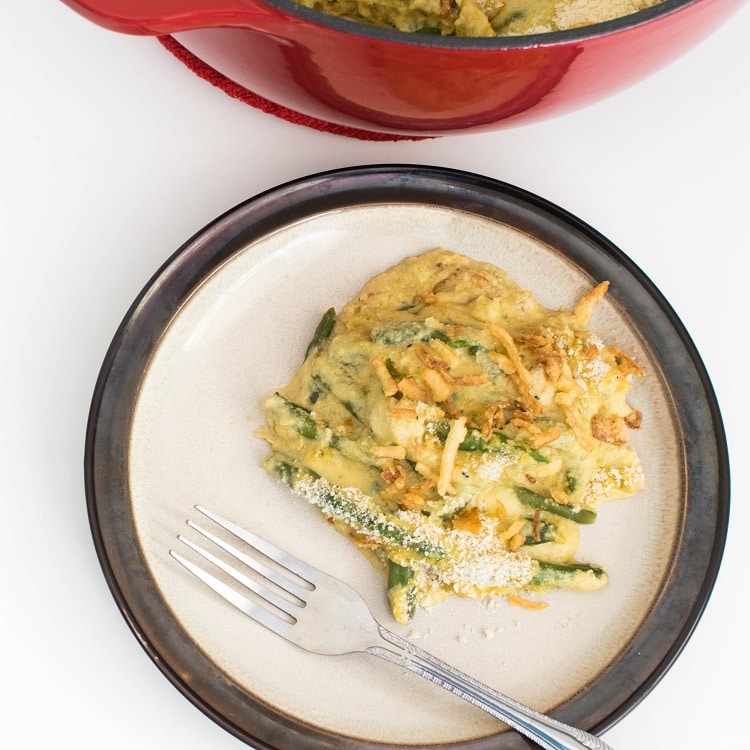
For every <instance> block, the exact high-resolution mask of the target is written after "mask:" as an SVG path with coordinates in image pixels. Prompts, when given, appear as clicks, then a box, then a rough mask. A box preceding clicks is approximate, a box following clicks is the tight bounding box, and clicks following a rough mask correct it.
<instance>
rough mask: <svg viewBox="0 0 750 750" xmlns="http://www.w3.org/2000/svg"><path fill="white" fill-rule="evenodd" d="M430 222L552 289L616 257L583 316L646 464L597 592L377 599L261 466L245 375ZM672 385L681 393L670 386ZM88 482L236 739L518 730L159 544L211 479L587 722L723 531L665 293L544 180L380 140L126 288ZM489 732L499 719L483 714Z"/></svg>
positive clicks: (640, 661)
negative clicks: (609, 360) (373, 153)
mask: <svg viewBox="0 0 750 750" xmlns="http://www.w3.org/2000/svg"><path fill="white" fill-rule="evenodd" d="M437 246H442V247H445V248H447V249H449V250H453V251H456V252H460V253H463V254H466V255H469V256H471V257H474V258H476V259H478V260H483V261H490V262H493V263H495V264H496V265H499V266H500V267H502V268H503V269H504V270H506V271H508V272H509V273H510V274H511V276H513V277H514V278H515V279H516V281H517V282H518V283H519V284H521V285H522V286H524V287H526V288H528V289H530V290H531V291H533V293H534V294H535V296H536V297H537V298H538V299H539V300H540V301H541V302H542V303H543V304H545V305H547V306H548V307H551V308H557V307H561V306H571V305H572V304H573V303H574V302H575V300H576V299H577V298H578V297H579V296H580V294H581V293H582V292H583V291H585V290H586V289H588V288H590V287H591V286H592V285H593V284H595V283H596V282H598V281H600V280H602V279H604V278H607V279H609V280H610V282H611V289H610V294H609V295H608V300H607V301H606V303H605V304H603V305H601V306H600V307H599V308H598V309H597V311H596V313H595V318H594V320H593V321H592V327H593V328H594V329H595V330H597V331H598V332H600V333H601V334H603V336H604V337H605V338H606V339H608V340H610V341H612V342H616V343H617V345H619V346H620V347H621V348H623V349H625V350H627V351H629V352H632V353H634V354H635V356H636V359H637V360H638V361H639V362H640V363H642V364H643V365H645V369H646V370H647V376H646V377H645V378H644V379H642V380H640V381H638V382H637V383H636V384H635V387H634V390H633V392H632V396H631V399H630V401H631V403H632V404H633V405H634V406H635V407H637V408H639V409H641V411H642V412H643V413H644V416H645V418H644V424H643V427H642V428H641V429H640V430H639V431H638V432H637V433H636V434H635V437H634V439H633V442H634V445H635V447H636V449H637V450H638V452H639V454H640V456H641V458H642V461H643V464H644V470H645V473H646V477H647V488H646V490H644V491H643V492H641V493H639V495H637V496H636V497H634V498H631V499H627V500H623V501H616V502H612V503H609V504H607V505H606V506H605V507H604V508H603V509H602V510H601V511H600V514H599V518H598V520H597V523H596V524H595V525H594V526H591V527H585V528H584V529H583V530H582V535H581V545H580V548H579V555H578V556H579V558H580V559H582V560H585V561H591V562H595V563H599V564H602V565H603V566H604V567H605V568H606V569H607V571H608V573H609V576H610V583H609V584H608V586H607V587H606V588H605V589H604V590H602V591H601V592H597V593H594V594H576V593H571V592H553V593H550V594H548V595H546V596H545V599H546V600H547V601H548V602H549V607H548V608H547V609H545V610H543V611H540V612H529V611H525V610H521V609H518V608H513V607H511V606H509V605H507V604H505V603H504V602H500V603H498V604H497V605H496V606H493V607H489V606H487V605H486V604H484V603H481V602H476V601H463V600H455V601H449V602H446V603H444V604H441V605H439V606H438V607H436V608H435V610H434V611H431V612H425V611H421V612H420V613H419V614H418V615H417V617H416V618H415V620H414V621H413V623H412V624H411V625H410V626H409V627H407V628H401V627H400V626H398V625H396V623H395V622H393V620H392V617H391V615H390V612H389V608H388V604H387V600H386V597H385V586H384V582H383V581H382V580H381V579H380V577H379V576H378V575H377V573H375V572H374V571H373V569H372V568H371V567H370V566H369V564H368V563H367V562H366V561H365V560H364V559H363V558H362V557H361V555H360V554H359V553H358V552H357V550H356V549H354V548H353V547H352V546H351V544H350V543H348V542H347V541H346V540H345V539H343V538H342V537H340V536H339V535H338V534H336V532H335V531H333V529H332V528H331V527H330V526H329V525H328V524H326V523H324V522H323V520H322V519H321V517H320V515H319V514H318V512H317V510H315V509H314V508H312V507H310V506H307V505H306V504H305V503H304V502H303V501H301V500H300V498H298V497H296V496H293V495H292V494H291V493H290V492H289V491H288V488H286V487H285V486H283V485H281V484H280V483H278V482H276V481H275V480H274V479H272V478H271V477H269V476H267V475H266V474H265V473H264V472H263V471H262V469H261V468H260V463H261V461H262V460H263V458H264V456H265V455H266V452H267V449H266V445H265V444H264V443H263V442H262V441H260V440H258V439H257V438H256V437H255V436H254V434H253V432H254V430H255V429H256V428H257V427H258V426H259V425H260V424H261V423H262V421H263V409H262V400H263V398H264V397H265V396H267V395H268V394H269V393H271V392H272V391H273V390H274V389H275V388H277V387H279V386H282V385H285V384H286V382H287V381H288V379H289V378H290V377H291V375H292V373H293V372H294V370H295V369H296V368H297V367H298V365H299V363H300V362H301V359H302V357H303V353H304V350H305V346H306V344H307V341H308V340H309V338H310V336H311V334H312V331H313V330H314V328H315V326H316V324H317V322H318V320H319V318H320V316H321V314H322V312H323V311H324V310H325V309H327V308H328V307H330V306H332V305H333V306H335V307H336V308H337V309H340V308H341V306H342V305H343V304H344V303H345V302H346V301H348V300H349V299H350V298H351V297H352V296H353V295H354V294H355V293H356V292H357V291H358V290H359V289H360V287H361V286H362V285H363V284H364V282H365V281H366V280H367V279H369V278H370V277H371V276H373V275H374V274H376V273H378V272H380V271H382V270H384V269H385V268H387V267H389V266H391V265H393V264H394V263H396V262H398V261H399V260H400V259H401V258H403V257H405V256H407V255H411V254H415V253H419V252H423V251H426V250H429V249H432V248H434V247H437ZM688 404H689V406H690V408H689V410H688V409H687V408H686V406H687V405H688ZM86 472H87V492H88V504H89V510H90V515H91V521H92V530H93V533H94V538H95V541H96V543H97V548H98V551H99V555H100V559H101V562H102V566H103V569H104V571H105V574H106V575H107V578H108V581H109V582H110V586H111V588H112V591H113V593H114V595H115V598H116V600H117V602H118V604H119V606H120V607H121V609H122V611H123V613H124V614H125V616H126V617H127V619H128V621H129V622H130V624H131V627H132V628H133V629H134V631H135V632H136V634H137V636H138V637H139V639H140V640H141V642H142V643H143V644H144V647H145V648H146V650H147V651H148V653H149V654H150V655H151V656H152V658H154V661H155V662H156V663H157V664H158V666H159V667H160V668H161V669H162V670H163V671H164V673H165V674H166V675H167V676H168V677H170V679H172V681H173V682H174V683H175V684H176V685H177V687H178V688H179V689H180V690H182V691H183V693H185V695H187V696H188V697H189V698H190V699H191V700H192V701H193V702H195V704H196V705H197V706H199V707H200V708H201V709H202V710H203V711H205V712H206V713H208V714H209V715H210V716H212V717H213V718H214V719H215V720H216V721H217V722H219V723H220V724H221V725H222V726H224V727H225V728H227V729H228V730H229V731H231V732H232V733H234V734H236V735H237V736H238V737H240V738H242V739H243V740H245V741H246V742H248V743H249V744H253V745H259V746H264V747H269V748H278V749H279V750H291V749H292V748H294V749H295V750H296V748H302V747H310V748H327V747H342V748H343V747H368V746H372V745H375V744H377V745H378V746H379V747H383V746H384V745H385V746H404V745H408V746H419V747H426V746H437V745H445V744H448V745H452V746H454V747H476V748H484V747H490V746H492V747H494V748H513V747H526V746H527V744H526V741H524V740H522V739H521V738H520V737H518V736H517V735H516V734H515V733H512V732H505V731H504V727H503V726H502V725H499V724H498V722H497V721H496V720H494V719H493V718H491V717H489V716H487V715H486V714H484V713H483V712H481V711H479V710H478V709H475V708H474V707H472V706H470V705H468V704H463V703H462V702H461V701H460V700H458V699H457V698H454V697H453V696H451V695H449V694H447V693H444V692H443V691H441V690H439V689H438V688H436V687H435V686H433V685H431V684H429V683H426V682H424V681H421V680H420V679H419V678H418V677H416V676H414V675H412V674H408V673H404V672H402V671H400V670H398V669H396V668H394V667H393V666H392V665H390V664H387V663H384V662H383V663H381V662H380V661H379V660H377V659H374V658H372V657H370V656H367V655H361V654H356V655H349V656H343V657H324V656H318V655H313V654H309V653H307V652H304V651H301V650H299V649H297V648H296V647H294V646H292V645H290V644H288V643H287V642H285V641H283V640H282V639H281V638H279V637H278V636H275V635H274V634H272V633H270V632H269V631H266V630H264V629H263V628H262V627H260V626H259V625H256V624H255V623H254V622H253V621H251V620H249V619H247V618H246V617H244V616H243V615H241V614H240V613H239V612H237V611H235V610H234V609H233V608H232V607H230V606H229V605H227V604H226V603H225V602H224V601H223V600H221V599H219V598H218V597H217V596H216V595H215V594H213V592H211V591H210V590H209V589H207V588H205V587H203V586H202V585H201V584H200V583H199V582H197V581H196V579H194V578H193V577H192V576H190V574H189V573H187V572H186V571H185V570H184V569H182V568H181V567H180V566H179V565H177V564H176V563H175V561H174V560H173V559H172V558H171V557H170V556H169V554H168V553H169V550H170V548H175V547H176V546H177V545H179V542H177V541H176V537H177V535H178V534H179V533H185V532H186V526H185V521H186V520H187V519H188V518H197V513H196V512H195V511H194V510H193V506H194V505H195V504H197V503H201V504H205V505H207V506H209V507H211V508H213V509H215V510H217V511H218V512H220V513H222V514H223V515H225V516H228V517H230V518H232V519H233V520H235V521H237V522H239V523H241V524H242V525H245V526H247V527H249V528H251V529H253V530H254V531H256V532H257V533H259V534H260V535H262V536H265V537H267V538H268V539H270V540H271V541H273V542H275V543H276V544H277V545H279V546H281V547H283V548H285V549H287V550H289V551H290V552H292V553H294V554H296V555H297V556H299V557H301V558H303V559H305V560H307V561H308V562H310V563H312V564H313V565H315V566H317V567H319V568H321V569H322V570H325V571H326V572H328V573H331V574H334V575H336V576H338V577H340V578H343V579H344V580H346V581H347V582H348V583H350V584H351V585H353V586H354V588H356V589H357V590H358V591H359V592H360V593H361V594H362V595H363V596H364V598H365V599H366V601H367V603H368V604H369V606H370V608H371V609H372V611H373V613H374V615H375V616H376V618H377V619H379V620H380V621H381V622H383V623H384V624H385V625H386V626H387V627H390V628H392V629H394V630H397V631H399V632H401V633H402V634H403V635H405V636H407V637H409V638H413V639H415V642H417V641H418V645H420V646H421V647H422V648H425V649H427V650H428V651H431V652H433V653H434V654H435V655H436V656H439V657H440V658H442V659H444V660H446V661H448V662H449V663H453V664H455V665H456V666H457V667H459V668H460V669H462V670H464V671H466V672H468V673H470V674H472V675H473V676H475V677H477V678H478V679H480V680H482V681H484V682H486V683H488V684H490V685H491V686H493V687H495V688H497V689H499V690H501V691H502V692H504V693H506V694H509V695H511V696H512V697H515V698H516V699H518V700H520V701H522V702H525V703H527V704H529V705H532V706H533V707H535V708H537V709H539V710H542V711H545V712H549V713H552V714H553V715H555V716H557V717H558V718H560V719H562V720H564V721H567V722H569V723H572V724H576V725H579V726H582V727H584V728H586V729H593V730H597V731H600V730H602V729H604V728H606V727H607V726H610V725H611V724H612V723H613V722H615V721H616V720H617V719H618V718H620V717H621V716H622V715H623V714H624V713H625V712H627V711H629V710H630V709H631V708H632V707H633V706H634V705H635V704H636V703H637V702H638V701H639V700H640V699H641V698H642V697H643V695H644V694H645V693H646V692H647V691H648V690H649V689H650V688H651V687H652V686H653V684H655V682H656V681H657V680H658V679H659V678H660V677H661V676H662V674H663V673H664V672H665V671H666V669H667V668H668V667H669V665H670V664H671V662H672V660H673V659H674V658H675V657H676V656H677V654H678V653H679V651H680V650H681V648H682V646H683V645H684V643H685V641H686V640H687V638H688V637H689V634H690V632H691V631H692V628H693V627H694V625H695V624H696V622H697V620H698V618H699V616H700V612H701V611H702V609H703V607H704V605H705V602H706V600H707V598H708V595H709V593H710V590H711V587H712V585H713V581H714V578H715V576H716V574H717V572H718V565H719V559H720V556H721V551H722V548H723V544H724V535H725V526H726V517H727V512H728V502H729V498H728V470H727V458H726V449H725V445H724V435H723V431H722V427H721V421H720V416H719V412H718V409H717V406H716V403H715V399H714V396H713V392H712V389H711V386H710V383H709V381H708V378H707V376H706V374H705V372H704V371H703V369H702V366H701V363H700V359H699V357H698V355H697V353H696V352H695V351H694V349H693V347H692V344H691V342H690V339H689V337H688V336H687V334H686V332H685V331H684V329H683V328H682V326H681V324H680V323H679V320H678V319H677V317H676V316H675V314H674V312H673V311H672V310H671V308H670V307H669V306H668V304H667V303H666V302H665V301H664V300H663V298H662V297H661V296H660V295H659V293H658V291H657V290H656V289H654V288H653V285H651V284H650V283H649V281H648V279H646V278H645V277H644V276H643V274H642V273H641V272H640V271H639V270H638V269H637V268H635V267H634V266H633V264H632V263H631V262H630V261H629V260H628V259H627V257H626V256H625V255H623V254H622V253H621V252H620V251H619V250H617V249H616V248H614V247H613V246H612V245H611V244H610V243H609V242H608V241H607V240H606V239H604V238H603V237H601V236H600V235H598V233H596V232H595V231H594V230H593V229H591V228H590V227H588V226H587V225H585V224H583V223H582V222H580V221H579V220H577V219H575V218H574V217H571V216H570V215H568V214H566V213H565V212H564V211H562V210H561V209H559V208H558V207H555V206H552V205H551V204H549V203H547V202H545V201H543V200H542V199H540V198H538V197H536V196H533V195H529V194H527V193H524V192H523V191H521V190H518V189H517V188H513V187H511V186H508V185H504V184H502V183H498V182H495V181H491V180H488V179H485V178H482V177H479V176H476V175H470V174H466V173H460V172H454V171H447V170H439V169H432V168H425V167H402V166H383V167H371V168H357V169H351V170H343V171H339V172H335V173H326V174H322V175H316V176H313V177H310V178H307V179H304V180H300V181H297V182H294V183H291V184H288V185H285V186H282V187H280V188H278V189H276V190H274V191H270V192H269V193H266V194H264V195H261V196H258V197H256V198H254V199H252V200H250V201H248V202H247V203H244V204H242V205H241V206H238V207H237V208H235V209H234V210H232V211H230V212H229V213H227V214H226V215H225V216H223V217H220V218H219V219H217V220H216V221H215V222H214V223H212V224H211V225H210V226H208V227H207V228H205V229H204V230H202V231H201V232H200V233H199V234H197V235H196V236H195V237H194V238H193V239H192V240H190V241H189V242H188V243H186V245H185V246H183V247H182V248H181V249H180V250H179V251H178V252H177V253H176V254H175V255H174V256H173V257H172V258H171V259H170V260H169V261H168V262H167V263H166V264H165V265H164V267H163V268H162V269H160V270H159V272H158V273H157V274H156V275H155V277H154V278H153V279H152V280H151V281H150V282H149V284H148V285H147V286H146V288H145V289H144V291H143V293H142V294H141V295H140V296H139V298H138V300H136V302H135V303H134V305H133V307H132V309H131V310H130V312H129V313H128V315H127V317H126V318H125V321H124V322H123V325H122V327H121V329H120V330H119V331H118V333H117V335H116V337H115V340H114V341H113V344H112V347H111V349H110V351H109V353H108V355H107V358H106V361H105V363H104V366H103V368H102V373H101V376H100V380H99V383H98V385H97V389H96V393H95V395H94V401H93V404H92V412H91V418H90V429H89V435H88V442H87V458H86ZM498 735H499V736H498Z"/></svg>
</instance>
